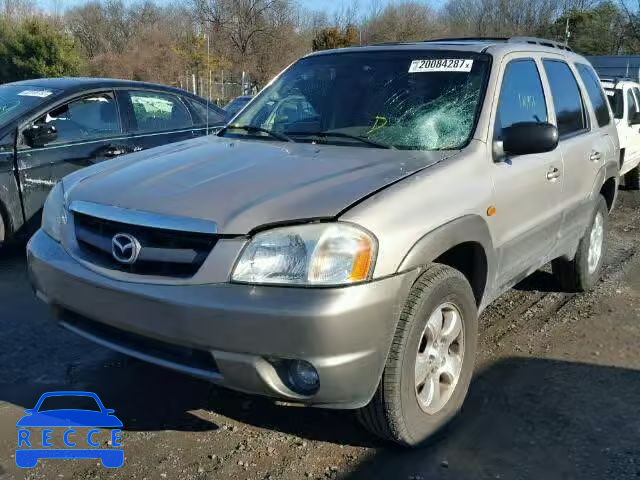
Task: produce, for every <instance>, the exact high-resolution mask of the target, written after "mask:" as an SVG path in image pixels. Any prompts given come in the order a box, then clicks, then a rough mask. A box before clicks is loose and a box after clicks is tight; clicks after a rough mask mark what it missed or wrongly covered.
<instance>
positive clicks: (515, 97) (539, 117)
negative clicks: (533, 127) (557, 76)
mask: <svg viewBox="0 0 640 480" xmlns="http://www.w3.org/2000/svg"><path fill="white" fill-rule="evenodd" d="M546 121H547V105H546V103H545V98H544V91H543V89H542V82H541V81H540V74H539V73H538V67H536V63H535V62H534V61H533V60H532V59H526V60H514V61H512V62H510V63H509V64H508V65H507V67H506V68H505V71H504V76H503V79H502V88H501V89H500V100H499V103H498V114H497V119H496V138H501V136H502V129H504V128H507V127H510V126H512V125H514V124H516V123H522V122H538V123H543V122H546Z"/></svg>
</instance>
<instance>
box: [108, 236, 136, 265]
mask: <svg viewBox="0 0 640 480" xmlns="http://www.w3.org/2000/svg"><path fill="white" fill-rule="evenodd" d="M141 250H142V246H141V245H140V242H139V241H138V239H137V238H136V237H134V236H133V235H129V234H128V233H116V234H115V235H114V236H113V238H112V239H111V254H112V255H113V258H115V259H116V260H117V261H118V262H120V263H125V264H127V265H131V264H132V263H135V262H136V260H138V257H139V256H140V251H141Z"/></svg>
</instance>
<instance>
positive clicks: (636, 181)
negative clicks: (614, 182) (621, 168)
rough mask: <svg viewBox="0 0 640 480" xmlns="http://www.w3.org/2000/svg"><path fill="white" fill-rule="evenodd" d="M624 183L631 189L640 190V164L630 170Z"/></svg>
mask: <svg viewBox="0 0 640 480" xmlns="http://www.w3.org/2000/svg"><path fill="white" fill-rule="evenodd" d="M624 184H625V186H626V187H627V188H628V189H630V190H640V165H636V166H635V168H633V170H629V172H627V174H626V175H625V176H624Z"/></svg>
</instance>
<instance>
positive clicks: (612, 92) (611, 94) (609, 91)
mask: <svg viewBox="0 0 640 480" xmlns="http://www.w3.org/2000/svg"><path fill="white" fill-rule="evenodd" d="M604 93H606V94H607V95H609V96H610V97H613V96H614V95H615V94H616V92H615V91H614V90H605V91H604Z"/></svg>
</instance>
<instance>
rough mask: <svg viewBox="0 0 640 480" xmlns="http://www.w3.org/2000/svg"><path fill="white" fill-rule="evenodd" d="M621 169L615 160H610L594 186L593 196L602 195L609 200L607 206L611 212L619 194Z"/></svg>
mask: <svg viewBox="0 0 640 480" xmlns="http://www.w3.org/2000/svg"><path fill="white" fill-rule="evenodd" d="M619 174H620V169H619V168H618V165H617V164H616V163H615V162H608V163H607V164H605V165H603V167H602V168H601V169H600V171H599V172H598V176H597V177H596V181H595V185H594V188H593V195H592V198H593V199H594V200H595V199H596V198H597V195H602V196H603V197H604V199H605V200H606V202H607V208H608V209H609V212H611V211H612V210H613V208H614V206H615V204H616V198H617V196H618V184H619V182H620V176H619Z"/></svg>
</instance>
